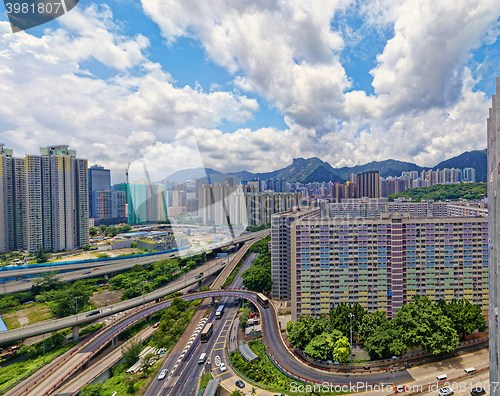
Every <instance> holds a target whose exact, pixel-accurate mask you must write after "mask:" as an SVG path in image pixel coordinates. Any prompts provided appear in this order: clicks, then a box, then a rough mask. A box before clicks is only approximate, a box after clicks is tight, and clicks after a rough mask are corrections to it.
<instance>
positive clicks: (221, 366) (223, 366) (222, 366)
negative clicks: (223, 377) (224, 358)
mask: <svg viewBox="0 0 500 396" xmlns="http://www.w3.org/2000/svg"><path fill="white" fill-rule="evenodd" d="M219 369H220V371H226V370H227V367H226V365H225V364H224V363H221V364H220V366H219Z"/></svg>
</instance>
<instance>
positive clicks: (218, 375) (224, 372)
mask: <svg viewBox="0 0 500 396" xmlns="http://www.w3.org/2000/svg"><path fill="white" fill-rule="evenodd" d="M216 370H217V369H216ZM224 374H229V373H228V372H226V371H223V372H222V373H220V374H217V375H214V378H217V377H220V376H221V375H224Z"/></svg>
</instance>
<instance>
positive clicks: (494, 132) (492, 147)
mask: <svg viewBox="0 0 500 396" xmlns="http://www.w3.org/2000/svg"><path fill="white" fill-rule="evenodd" d="M487 125H488V134H487V136H488V147H487V150H488V179H487V180H488V220H489V253H490V254H489V257H490V259H489V260H490V262H489V280H490V312H489V318H490V323H489V330H490V337H489V338H490V348H489V351H490V379H489V383H490V384H495V383H496V384H498V382H499V380H500V365H499V359H500V338H499V337H500V333H499V332H498V308H499V306H500V301H499V298H500V290H499V289H500V277H499V269H498V263H499V262H500V261H499V260H500V254H499V253H500V207H499V205H500V200H499V199H498V187H499V186H500V180H499V179H500V167H499V161H500V131H499V128H500V77H497V78H496V94H495V95H492V106H491V108H490V111H489V117H488V122H487ZM492 394H493V393H492ZM495 394H496V395H498V394H499V392H498V388H497V391H496V393H495Z"/></svg>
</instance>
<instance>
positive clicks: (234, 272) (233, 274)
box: [220, 252, 249, 289]
mask: <svg viewBox="0 0 500 396" xmlns="http://www.w3.org/2000/svg"><path fill="white" fill-rule="evenodd" d="M248 254H249V252H246V253H245V255H244V256H243V258H242V259H241V260H240V262H239V263H238V265H236V267H234V269H233V270H232V271H231V273H230V274H229V276H228V277H227V278H226V280H225V281H224V283H223V284H222V286H221V287H220V288H221V289H224V288H225V287H226V286H229V285H230V284H231V283H232V282H233V280H234V278H235V277H236V275H237V274H238V272H239V271H240V268H241V266H242V265H243V263H244V262H245V260H246V259H247V257H248Z"/></svg>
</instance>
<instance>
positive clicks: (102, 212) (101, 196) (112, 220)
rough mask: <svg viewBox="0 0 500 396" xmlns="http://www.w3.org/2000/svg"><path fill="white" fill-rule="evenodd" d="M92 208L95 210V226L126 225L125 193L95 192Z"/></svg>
mask: <svg viewBox="0 0 500 396" xmlns="http://www.w3.org/2000/svg"><path fill="white" fill-rule="evenodd" d="M90 206H91V207H93V208H94V217H93V219H94V225H96V226H97V225H101V224H105V225H111V224H120V223H126V222H127V217H126V216H125V191H118V190H104V191H93V192H92V201H91V205H90Z"/></svg>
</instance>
